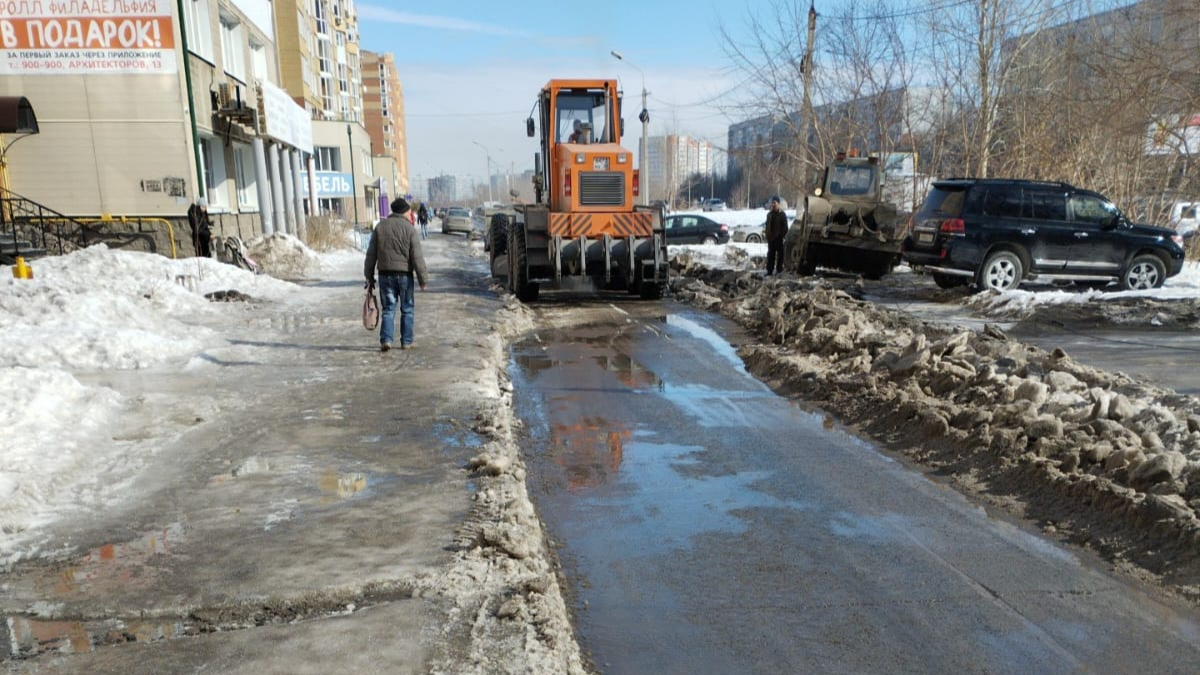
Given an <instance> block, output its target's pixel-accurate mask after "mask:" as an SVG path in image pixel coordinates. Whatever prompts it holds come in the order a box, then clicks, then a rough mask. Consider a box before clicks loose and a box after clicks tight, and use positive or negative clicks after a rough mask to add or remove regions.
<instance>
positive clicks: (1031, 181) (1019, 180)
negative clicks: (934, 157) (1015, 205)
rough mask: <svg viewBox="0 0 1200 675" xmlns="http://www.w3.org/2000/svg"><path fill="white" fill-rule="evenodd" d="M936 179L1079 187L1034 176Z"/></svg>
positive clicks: (1067, 187)
mask: <svg viewBox="0 0 1200 675" xmlns="http://www.w3.org/2000/svg"><path fill="white" fill-rule="evenodd" d="M938 180H939V181H952V180H957V181H975V182H977V183H978V182H984V181H986V182H988V183H993V184H997V183H998V184H1002V185H1048V186H1054V187H1061V188H1065V189H1067V190H1077V189H1079V188H1076V187H1075V186H1074V185H1071V184H1070V183H1065V182H1063V181H1060V180H1037V179H1034V178H979V177H978V176H974V177H972V176H954V177H952V178H939V179H938Z"/></svg>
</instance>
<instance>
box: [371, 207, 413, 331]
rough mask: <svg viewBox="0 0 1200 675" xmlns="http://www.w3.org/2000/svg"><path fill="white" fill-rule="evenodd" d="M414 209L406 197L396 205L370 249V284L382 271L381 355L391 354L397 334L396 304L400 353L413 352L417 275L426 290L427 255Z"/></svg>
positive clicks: (374, 234)
mask: <svg viewBox="0 0 1200 675" xmlns="http://www.w3.org/2000/svg"><path fill="white" fill-rule="evenodd" d="M410 211H411V208H410V207H409V205H408V202H406V201H404V198H403V197H397V198H396V200H395V201H393V202H392V215H390V216H388V217H387V218H384V219H383V220H381V221H379V225H377V226H375V232H374V233H373V234H372V235H371V243H370V244H368V245H367V260H366V264H365V265H364V266H363V274H364V275H365V276H366V278H367V281H368V282H369V281H371V280H373V279H374V278H375V269H376V268H377V267H378V269H379V284H378V285H379V297H380V299H381V300H382V304H383V308H382V309H383V317H382V320H381V321H380V322H379V323H380V326H379V351H383V352H386V351H389V350H390V349H391V348H392V339H393V337H394V332H395V320H396V304H397V302H398V303H399V304H400V349H412V348H413V311H414V309H415V307H414V306H415V303H416V298H415V295H416V294H415V292H414V288H413V285H414V284H413V274H414V273H415V274H416V281H417V283H419V284H420V286H421V290H425V255H424V254H423V253H422V252H421V239H420V237H419V236H418V235H417V230H416V228H414V227H413V226H412V224H411V223H410V222H409V212H410Z"/></svg>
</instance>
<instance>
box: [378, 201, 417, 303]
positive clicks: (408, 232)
mask: <svg viewBox="0 0 1200 675" xmlns="http://www.w3.org/2000/svg"><path fill="white" fill-rule="evenodd" d="M376 266H378V267H379V273H380V274H386V273H388V272H391V273H393V274H403V273H409V272H415V273H416V275H417V281H418V282H419V283H420V284H421V285H422V286H424V285H425V255H424V254H423V253H421V238H420V237H419V236H417V228H415V227H413V226H412V223H410V222H408V217H407V216H405V215H397V214H395V213H393V214H392V215H390V216H388V217H387V218H384V219H383V220H381V221H379V224H378V225H376V226H375V233H374V234H372V235H371V243H370V244H368V245H367V260H366V263H365V264H364V265H363V276H365V277H366V278H368V279H374V278H375V268H376Z"/></svg>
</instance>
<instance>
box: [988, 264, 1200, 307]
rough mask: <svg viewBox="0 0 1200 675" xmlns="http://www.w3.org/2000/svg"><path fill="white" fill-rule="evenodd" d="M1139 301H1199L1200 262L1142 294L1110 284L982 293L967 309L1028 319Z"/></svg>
mask: <svg viewBox="0 0 1200 675" xmlns="http://www.w3.org/2000/svg"><path fill="white" fill-rule="evenodd" d="M1135 299H1141V300H1200V263H1196V262H1186V263H1184V265H1183V271H1182V272H1180V273H1179V274H1177V275H1176V276H1173V277H1170V278H1168V279H1167V280H1166V281H1165V282H1164V283H1163V285H1162V287H1161V288H1154V289H1150V290H1145V291H1119V290H1117V286H1116V285H1113V284H1110V285H1109V286H1108V288H1107V289H1106V290H1103V291H1101V290H1086V291H1080V290H1077V289H1070V290H1060V289H1053V290H1037V291H1032V290H1025V289H1017V290H1012V291H1005V292H1003V293H981V294H979V295H974V296H971V297H969V298H968V299H967V301H966V303H967V305H968V306H970V307H973V308H975V309H977V310H978V311H980V312H981V313H983V314H985V315H988V316H996V317H1010V318H1011V317H1024V316H1029V315H1031V314H1033V313H1034V312H1036V311H1037V310H1038V309H1040V308H1047V307H1069V306H1071V305H1083V304H1088V303H1104V302H1107V303H1120V302H1125V301H1130V300H1135Z"/></svg>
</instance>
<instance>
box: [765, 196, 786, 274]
mask: <svg viewBox="0 0 1200 675" xmlns="http://www.w3.org/2000/svg"><path fill="white" fill-rule="evenodd" d="M787 231H788V222H787V214H786V213H784V212H783V205H782V204H780V200H779V196H778V195H776V196H774V197H771V210H770V211H768V212H767V227H766V232H765V233H764V234H765V235H766V238H767V276H771V275H772V274H778V273H780V272H782V271H783V238H784V237H786V236H787Z"/></svg>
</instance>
